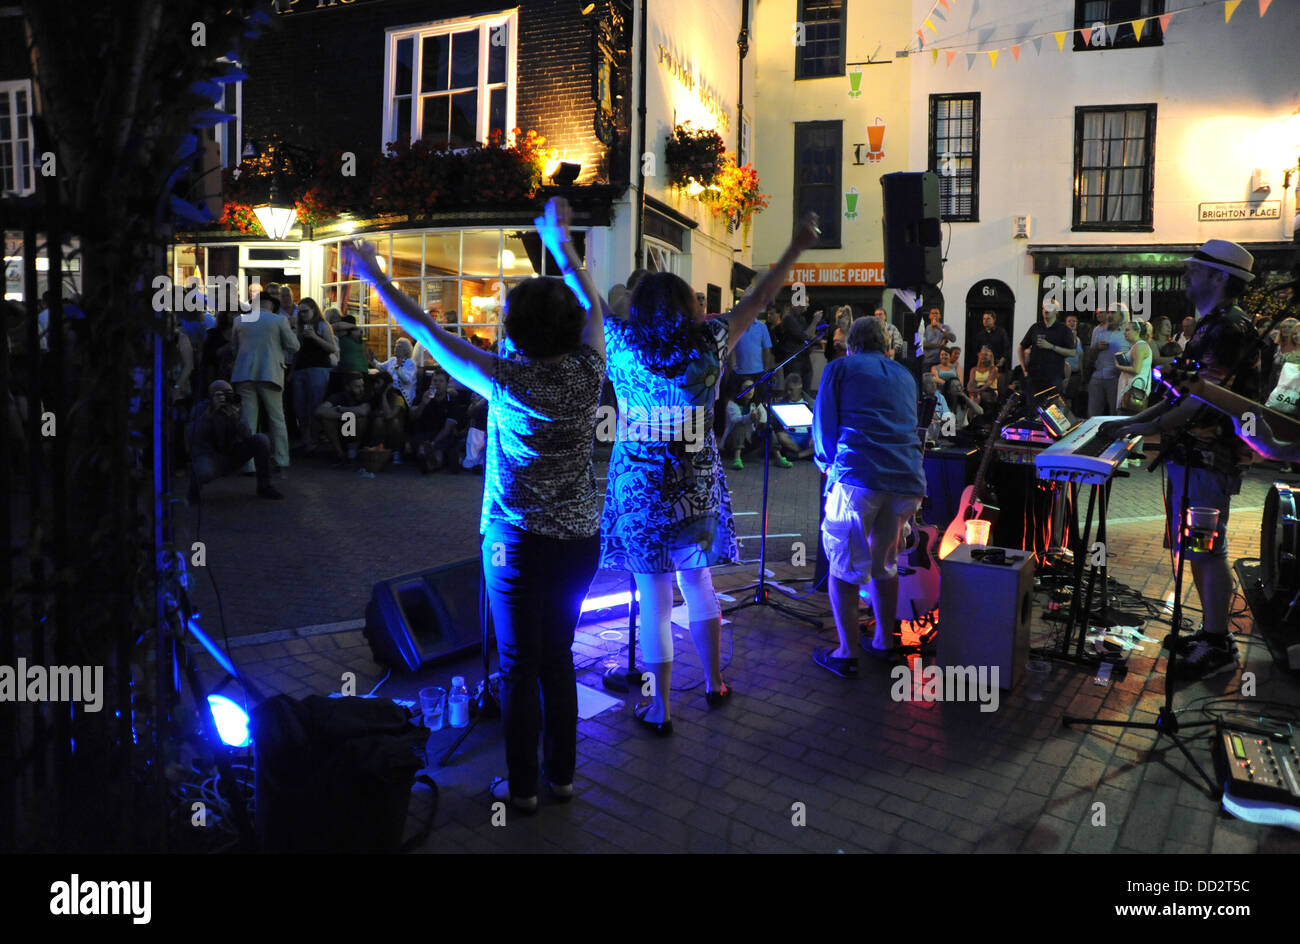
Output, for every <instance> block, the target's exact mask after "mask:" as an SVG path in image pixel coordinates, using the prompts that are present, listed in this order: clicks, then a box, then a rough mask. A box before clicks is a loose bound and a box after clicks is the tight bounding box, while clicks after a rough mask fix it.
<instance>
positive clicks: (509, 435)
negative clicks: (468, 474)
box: [479, 344, 605, 540]
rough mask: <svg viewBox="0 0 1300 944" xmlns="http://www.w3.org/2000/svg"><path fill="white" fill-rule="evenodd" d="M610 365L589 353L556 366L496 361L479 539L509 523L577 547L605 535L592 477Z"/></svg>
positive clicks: (592, 350)
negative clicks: (499, 524)
mask: <svg viewBox="0 0 1300 944" xmlns="http://www.w3.org/2000/svg"><path fill="white" fill-rule="evenodd" d="M604 380H605V361H604V359H603V358H601V356H600V354H599V353H597V351H596V349H595V348H592V347H589V346H587V345H585V344H584V345H582V346H581V347H579V348H578V350H577V351H575V352H574V353H573V354H571V355H569V356H568V357H566V358H565V359H564V360H562V361H559V362H557V363H552V364H547V363H543V362H541V361H530V360H527V359H525V358H523V357H522V356H520V357H517V358H504V357H498V358H496V371H495V373H494V375H493V378H492V397H491V400H490V407H489V409H488V419H487V467H486V470H485V473H484V476H483V478H484V482H483V514H482V516H481V517H480V519H479V533H480V534H481V533H483V532H484V531H486V530H487V526H488V524H489V523H490V522H493V521H497V522H501V521H504V522H506V523H508V524H512V525H514V526H515V527H517V528H521V529H522V530H524V531H528V532H529V533H532V534H538V535H542V536H544V537H551V538H559V539H562V540H573V539H578V538H589V537H591V536H592V535H594V534H596V533H597V532H598V531H599V530H600V499H599V496H598V495H597V492H596V476H595V472H594V471H593V469H592V465H591V457H592V449H593V447H594V445H595V440H596V407H597V405H598V404H599V402H600V389H601V386H602V385H603V384H604Z"/></svg>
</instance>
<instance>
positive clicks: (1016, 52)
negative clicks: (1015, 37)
mask: <svg viewBox="0 0 1300 944" xmlns="http://www.w3.org/2000/svg"><path fill="white" fill-rule="evenodd" d="M1011 55H1012V56H1013V57H1015V60H1016V62H1019V61H1020V47H1019V46H1012V47H1011Z"/></svg>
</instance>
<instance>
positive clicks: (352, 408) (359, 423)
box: [316, 373, 371, 465]
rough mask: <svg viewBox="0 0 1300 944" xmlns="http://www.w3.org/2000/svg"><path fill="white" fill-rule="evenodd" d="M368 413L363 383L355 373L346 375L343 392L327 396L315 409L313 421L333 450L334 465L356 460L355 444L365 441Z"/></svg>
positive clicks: (369, 407)
mask: <svg viewBox="0 0 1300 944" xmlns="http://www.w3.org/2000/svg"><path fill="white" fill-rule="evenodd" d="M370 413H371V404H370V399H369V398H368V397H367V396H366V381H365V378H364V377H363V376H362V375H361V374H358V373H349V374H348V375H347V379H346V380H345V381H344V385H343V389H342V390H341V391H340V392H338V393H336V394H334V395H333V396H332V397H327V398H326V400H325V402H324V403H322V404H321V405H320V406H319V407H317V408H316V419H317V420H318V421H319V422H320V425H321V430H322V431H323V432H324V433H325V438H326V439H328V440H329V443H330V445H331V446H333V447H334V455H335V457H336V459H337V460H338V461H337V463H336V464H337V465H343V464H344V463H347V462H353V461H355V460H356V458H357V445H358V444H362V445H364V444H365V443H366V442H367V435H368V433H369V431H370ZM345 443H346V446H345Z"/></svg>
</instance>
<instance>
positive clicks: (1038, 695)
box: [1025, 659, 1052, 701]
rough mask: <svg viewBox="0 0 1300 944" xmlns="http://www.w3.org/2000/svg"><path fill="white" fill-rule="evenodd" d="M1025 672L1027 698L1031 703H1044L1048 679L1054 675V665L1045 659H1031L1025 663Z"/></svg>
mask: <svg viewBox="0 0 1300 944" xmlns="http://www.w3.org/2000/svg"><path fill="white" fill-rule="evenodd" d="M1025 672H1026V673H1027V674H1026V676H1025V697H1026V698H1028V699H1029V700H1030V701H1042V700H1043V691H1044V690H1045V689H1046V687H1047V677H1048V676H1049V675H1051V674H1052V663H1050V662H1047V661H1045V660H1043V659H1030V660H1029V661H1028V662H1026V663H1025Z"/></svg>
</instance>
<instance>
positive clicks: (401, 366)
mask: <svg viewBox="0 0 1300 944" xmlns="http://www.w3.org/2000/svg"><path fill="white" fill-rule="evenodd" d="M413 348H414V345H413V344H412V343H411V340H410V339H409V338H398V339H397V343H396V344H394V345H393V356H392V357H390V358H389V359H388V360H386V361H377V360H375V356H374V355H373V354H371V355H370V366H371V367H377V368H379V369H380V370H382V371H385V372H386V373H387V374H388V376H389V377H391V378H393V387H394V388H395V389H396V390H397V392H398V393H400V394H401V395H402V399H403V400H405V401H406V405H407V406H411V405H413V404H414V403H415V387H416V384H417V382H418V380H419V371H418V368H417V367H416V365H415V361H414V360H412V359H411V351H412V350H413Z"/></svg>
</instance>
